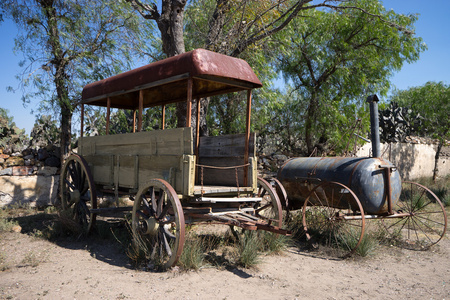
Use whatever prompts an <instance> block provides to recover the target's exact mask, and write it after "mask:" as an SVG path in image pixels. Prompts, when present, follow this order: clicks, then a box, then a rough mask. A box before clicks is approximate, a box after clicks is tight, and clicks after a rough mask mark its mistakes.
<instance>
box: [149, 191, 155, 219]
mask: <svg viewBox="0 0 450 300" xmlns="http://www.w3.org/2000/svg"><path fill="white" fill-rule="evenodd" d="M149 191H150V200H151V202H152V209H153V211H154V212H155V213H156V196H155V189H154V188H153V187H150V189H149Z"/></svg>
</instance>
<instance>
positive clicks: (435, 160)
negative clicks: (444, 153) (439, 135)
mask: <svg viewBox="0 0 450 300" xmlns="http://www.w3.org/2000/svg"><path fill="white" fill-rule="evenodd" d="M443 145H444V140H443V139H440V140H439V144H438V147H437V150H436V155H435V156H434V169H433V181H436V179H437V177H438V174H439V165H438V162H439V154H440V153H441V149H442V146H443Z"/></svg>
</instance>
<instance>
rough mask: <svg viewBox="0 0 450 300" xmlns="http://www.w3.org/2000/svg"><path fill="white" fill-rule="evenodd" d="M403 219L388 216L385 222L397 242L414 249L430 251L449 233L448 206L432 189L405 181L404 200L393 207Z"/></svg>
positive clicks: (399, 244)
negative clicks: (446, 209)
mask: <svg viewBox="0 0 450 300" xmlns="http://www.w3.org/2000/svg"><path fill="white" fill-rule="evenodd" d="M393 209H394V211H395V212H396V213H399V214H405V213H406V214H407V216H405V217H402V218H400V219H396V218H392V219H391V218H386V219H383V224H384V226H385V227H386V230H387V231H388V233H389V238H390V239H391V241H394V242H395V244H397V245H398V246H401V247H403V248H406V249H411V250H427V249H428V248H430V247H431V246H433V245H434V244H436V243H437V242H439V241H440V240H441V239H442V237H444V235H445V231H446V229H447V215H446V212H445V208H444V205H443V204H442V202H441V201H440V200H439V198H438V197H437V196H436V195H435V194H434V193H433V192H432V191H430V190H429V189H428V188H426V187H424V186H423V185H420V184H418V183H415V182H403V183H402V192H401V194H400V199H399V200H398V201H397V203H396V204H395V205H394V207H393Z"/></svg>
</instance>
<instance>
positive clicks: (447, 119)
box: [390, 82, 450, 180]
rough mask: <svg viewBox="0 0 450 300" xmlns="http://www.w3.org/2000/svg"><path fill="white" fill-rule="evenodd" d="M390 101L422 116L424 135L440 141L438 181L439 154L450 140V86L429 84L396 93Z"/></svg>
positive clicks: (438, 149)
mask: <svg viewBox="0 0 450 300" xmlns="http://www.w3.org/2000/svg"><path fill="white" fill-rule="evenodd" d="M390 101H395V102H397V103H398V104H399V105H401V106H404V107H408V108H411V109H412V110H413V112H415V113H416V114H420V115H421V116H422V117H423V119H422V125H421V126H420V127H419V129H420V131H421V132H422V135H425V136H429V137H433V138H436V139H438V140H439V144H438V147H437V150H436V155H435V164H434V170H433V180H436V178H437V176H438V173H439V170H438V160H439V154H440V152H441V149H442V147H443V146H444V145H445V144H446V143H447V141H448V140H450V85H448V84H444V83H443V82H427V83H426V84H424V85H423V86H418V87H412V88H409V89H407V90H397V91H395V92H394V93H393V95H392V96H391V97H390Z"/></svg>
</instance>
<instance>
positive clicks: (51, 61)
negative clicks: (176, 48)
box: [0, 0, 153, 155]
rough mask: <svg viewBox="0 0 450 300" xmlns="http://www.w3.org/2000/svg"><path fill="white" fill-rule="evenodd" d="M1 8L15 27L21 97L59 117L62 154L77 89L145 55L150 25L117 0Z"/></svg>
mask: <svg viewBox="0 0 450 300" xmlns="http://www.w3.org/2000/svg"><path fill="white" fill-rule="evenodd" d="M0 9H1V10H3V11H4V16H5V17H7V18H10V19H12V20H13V21H14V22H15V23H16V24H17V26H18V27H19V34H18V36H17V38H16V40H15V49H14V50H15V51H17V52H21V53H23V55H24V61H23V62H22V63H21V67H22V72H21V73H20V74H19V75H18V76H17V77H18V79H19V80H20V81H21V86H20V88H21V89H22V90H23V92H24V96H23V100H24V101H25V102H27V101H29V100H30V99H31V98H37V99H40V100H41V102H40V108H41V110H44V111H52V112H54V115H56V116H58V117H57V118H58V119H59V120H60V122H61V125H60V130H61V150H62V151H61V155H64V154H66V153H67V152H68V151H69V149H70V139H71V119H72V115H73V113H74V112H76V109H77V107H78V105H79V103H80V99H81V90H82V87H83V86H84V85H85V84H87V83H90V82H92V81H95V80H100V79H103V78H105V77H108V76H111V75H115V74H117V73H118V72H120V71H122V70H125V69H128V68H130V66H131V64H132V62H133V61H135V60H136V58H137V59H139V58H141V57H143V56H144V53H147V51H146V50H147V47H146V45H145V43H144V40H145V39H147V38H151V34H152V30H153V27H152V26H150V25H149V24H143V22H141V19H140V18H138V17H137V16H136V15H135V14H134V12H132V10H131V8H130V7H129V6H128V5H127V4H126V3H124V2H122V1H112V0H111V1H98V0H96V1H86V0H82V1H61V0H58V1H36V2H30V1H26V0H20V1H13V0H5V1H2V2H1V4H0ZM149 52H150V51H149ZM11 89H12V88H11Z"/></svg>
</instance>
